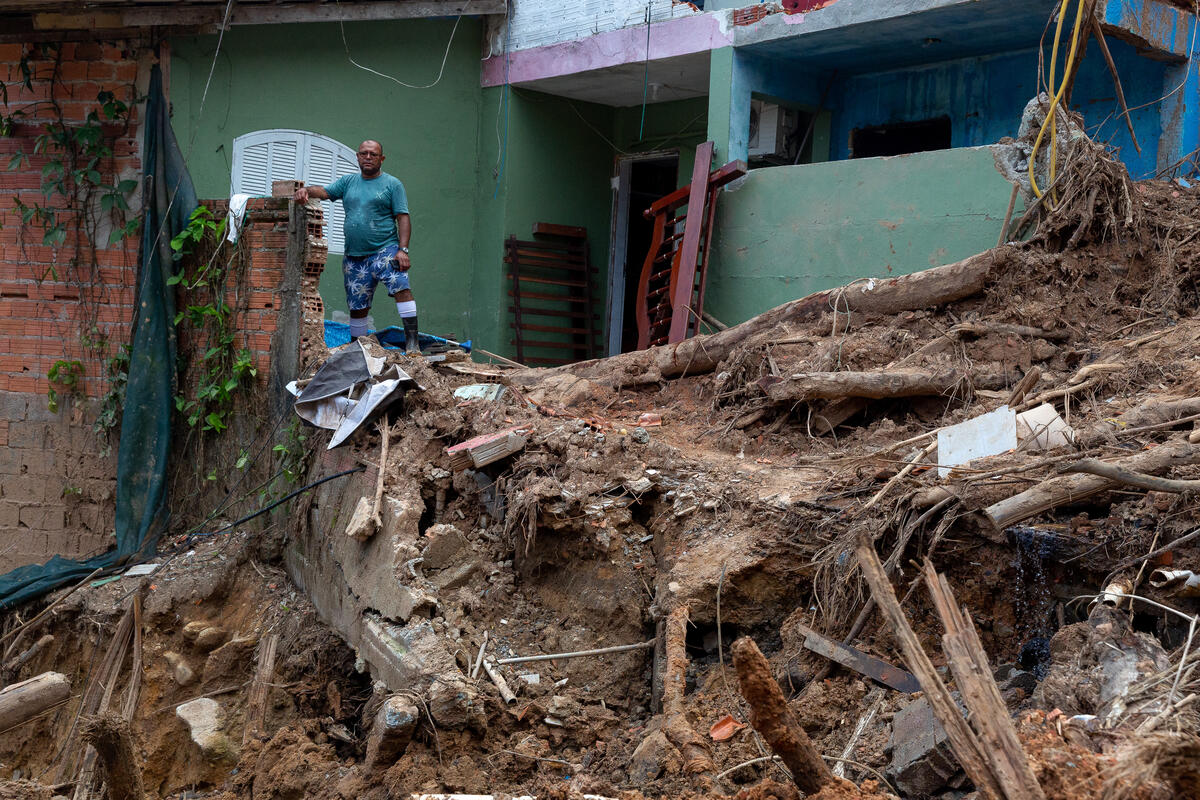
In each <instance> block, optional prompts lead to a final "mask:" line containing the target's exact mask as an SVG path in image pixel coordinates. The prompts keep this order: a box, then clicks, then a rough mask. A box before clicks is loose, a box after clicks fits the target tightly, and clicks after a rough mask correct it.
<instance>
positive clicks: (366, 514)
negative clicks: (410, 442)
mask: <svg viewBox="0 0 1200 800" xmlns="http://www.w3.org/2000/svg"><path fill="white" fill-rule="evenodd" d="M389 431H390V426H389V425H388V417H387V414H384V415H383V419H382V420H381V421H380V423H379V440H380V443H379V475H378V477H377V478H376V479H375V500H374V502H370V501H368V500H367V498H365V497H360V498H358V504H357V505H355V506H354V513H352V514H351V515H350V521H349V522H347V523H346V535H347V536H349V537H350V538H351V539H354V540H356V541H359V542H365V541H366V540H367V539H370V538H371V537H372V536H374V535H375V532H376V531H378V530H380V529H381V528H382V527H383V519H382V518H381V517H380V509H381V508H382V507H383V479H384V476H385V475H386V473H387V454H388V434H389Z"/></svg>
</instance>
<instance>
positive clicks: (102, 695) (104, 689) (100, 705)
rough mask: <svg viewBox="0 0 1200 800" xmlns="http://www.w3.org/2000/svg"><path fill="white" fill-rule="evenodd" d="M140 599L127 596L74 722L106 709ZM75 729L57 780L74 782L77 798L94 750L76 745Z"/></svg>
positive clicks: (84, 792) (85, 790)
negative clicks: (135, 608)
mask: <svg viewBox="0 0 1200 800" xmlns="http://www.w3.org/2000/svg"><path fill="white" fill-rule="evenodd" d="M139 600H140V595H139V594H135V595H133V596H131V597H130V599H129V602H128V605H127V607H126V609H125V613H124V614H123V615H122V616H121V619H120V621H119V622H118V623H117V628H116V630H115V631H114V632H113V636H112V640H111V641H110V642H109V644H108V649H107V651H105V653H104V659H103V660H102V661H101V662H100V666H99V668H98V669H97V670H96V671H94V672H93V673H92V674H91V675H90V676H89V677H88V682H87V685H86V686H85V687H84V690H83V697H82V698H81V699H80V701H79V711H78V716H77V717H76V722H78V720H79V719H81V718H87V717H92V716H96V715H97V714H100V713H103V712H104V711H106V710H107V709H108V704H109V702H110V701H111V700H112V695H113V691H114V690H115V689H116V687H117V679H118V678H119V677H120V673H121V666H122V665H123V664H124V662H125V655H126V653H127V652H128V651H129V645H130V643H131V641H132V640H133V638H134V636H133V633H134V621H135V620H134V607H135V605H138V604H139ZM139 616H140V614H139ZM139 678H140V676H139ZM78 733H79V729H78V727H73V728H72V729H71V731H70V732H69V733H68V734H67V738H66V742H65V744H64V748H63V752H64V753H66V757H65V758H64V759H63V762H62V765H61V767H60V769H59V773H58V782H59V783H67V782H74V783H75V794H74V795H73V796H74V797H75V798H76V800H83V798H84V797H87V796H88V795H89V793H90V791H91V785H92V777H93V769H94V767H95V761H96V751H95V750H94V749H93V748H92V747H91V746H90V745H88V746H85V747H78V746H76V745H75V739H76V735H77V734H78Z"/></svg>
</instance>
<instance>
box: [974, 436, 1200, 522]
mask: <svg viewBox="0 0 1200 800" xmlns="http://www.w3.org/2000/svg"><path fill="white" fill-rule="evenodd" d="M1198 461H1200V445H1195V444H1189V443H1188V442H1186V441H1183V442H1169V443H1167V444H1164V445H1160V446H1159V447H1156V448H1154V449H1153V450H1148V451H1146V452H1143V453H1138V454H1137V455H1135V456H1130V457H1129V458H1123V459H1121V460H1119V461H1115V462H1110V463H1111V465H1112V466H1114V467H1118V468H1120V469H1123V470H1126V471H1129V472H1143V473H1149V474H1153V473H1155V472H1162V471H1163V470H1165V469H1169V468H1170V467H1177V466H1182V465H1184V464H1195V463H1196V462H1198ZM1118 485H1120V484H1119V482H1118V481H1115V480H1113V479H1111V478H1105V477H1101V476H1099V475H1086V474H1085V475H1064V476H1060V477H1057V478H1050V479H1049V480H1045V481H1042V482H1041V483H1039V484H1038V485H1037V486H1033V487H1031V488H1029V489H1026V490H1025V491H1023V492H1021V493H1020V494H1017V495H1013V496H1012V497H1009V498H1006V499H1004V500H1001V501H1000V502H998V503H993V504H992V505H990V506H988V507H987V508H985V509H984V510H983V514H984V516H985V517H986V518H987V519H988V520H989V521H990V522H991V523H992V524H993V525H995V526H996V528H997V529H1000V530H1003V529H1004V528H1007V527H1008V526H1010V525H1015V524H1017V523H1018V522H1021V521H1022V520H1026V519H1029V518H1030V517H1034V516H1037V515H1038V514H1040V513H1042V512H1043V511H1048V510H1049V509H1051V508H1055V507H1057V506H1060V505H1063V504H1064V503H1073V502H1077V501H1079V500H1082V499H1084V498H1085V497H1090V496H1091V495H1094V494H1096V493H1097V492H1102V491H1104V490H1105V489H1111V488H1112V487H1114V486H1118Z"/></svg>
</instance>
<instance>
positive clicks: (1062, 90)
mask: <svg viewBox="0 0 1200 800" xmlns="http://www.w3.org/2000/svg"><path fill="white" fill-rule="evenodd" d="M1069 3H1070V0H1063V3H1062V7H1061V8H1060V9H1059V16H1058V27H1057V28H1056V30H1055V33H1054V53H1053V54H1052V55H1051V57H1050V82H1049V84H1048V87H1049V88H1050V89H1051V90H1053V89H1054V77H1055V75H1054V73H1055V67H1056V64H1057V59H1058V46H1059V43H1060V41H1061V33H1062V24H1063V19H1064V18H1065V17H1066V10H1067V5H1068V4H1069ZM1085 3H1086V0H1078V5H1077V6H1076V8H1075V27H1074V31H1073V32H1072V34H1071V49H1070V51H1069V53H1068V55H1067V64H1066V67H1064V70H1063V81H1062V85H1061V86H1060V87H1059V88H1058V91H1057V92H1055V94H1054V97H1053V99H1051V101H1050V109H1049V110H1048V111H1047V112H1046V119H1045V120H1044V121H1043V122H1042V127H1041V129H1040V130H1038V135H1037V139H1036V140H1034V143H1033V150H1031V151H1030V153H1029V185H1030V187H1031V188H1032V189H1033V193H1034V194H1035V195H1037V196H1038V197H1039V198H1040V197H1041V196H1042V191H1041V189H1039V188H1038V185H1037V178H1036V177H1035V176H1034V172H1035V169H1036V167H1035V160H1036V158H1037V151H1038V148H1039V147H1041V144H1042V137H1043V136H1045V134H1046V128H1047V127H1049V128H1050V183H1051V185H1053V183H1054V178H1055V172H1056V167H1057V156H1058V137H1057V128H1058V126H1057V125H1054V115H1055V110H1056V109H1057V108H1058V105H1059V103H1060V102H1061V100H1062V98H1063V95H1064V94H1066V91H1067V81H1069V80H1070V78H1071V68H1072V67H1073V66H1074V65H1075V53H1076V50H1077V49H1078V47H1079V32H1080V30H1081V29H1082V27H1083V7H1084V5H1085Z"/></svg>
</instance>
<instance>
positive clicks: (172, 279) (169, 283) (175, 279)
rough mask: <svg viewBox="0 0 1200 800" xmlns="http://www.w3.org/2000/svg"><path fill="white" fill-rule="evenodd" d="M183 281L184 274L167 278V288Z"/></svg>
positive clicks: (179, 273)
mask: <svg viewBox="0 0 1200 800" xmlns="http://www.w3.org/2000/svg"><path fill="white" fill-rule="evenodd" d="M182 280H183V273H182V272H176V273H175V274H174V275H172V276H171V277H169V278H167V286H174V285H176V284H177V283H179V282H180V281H182Z"/></svg>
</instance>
